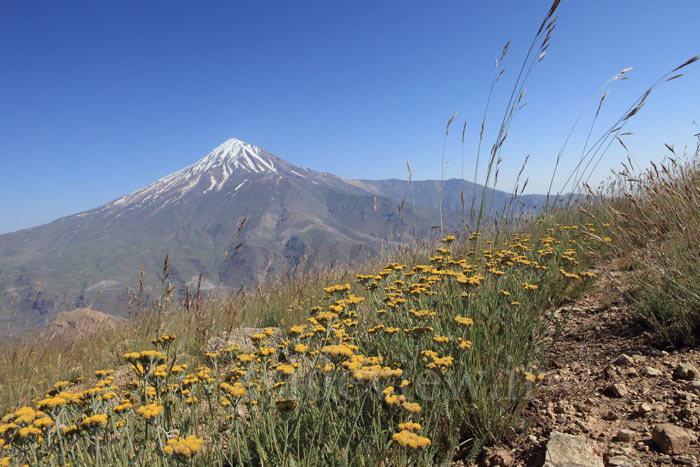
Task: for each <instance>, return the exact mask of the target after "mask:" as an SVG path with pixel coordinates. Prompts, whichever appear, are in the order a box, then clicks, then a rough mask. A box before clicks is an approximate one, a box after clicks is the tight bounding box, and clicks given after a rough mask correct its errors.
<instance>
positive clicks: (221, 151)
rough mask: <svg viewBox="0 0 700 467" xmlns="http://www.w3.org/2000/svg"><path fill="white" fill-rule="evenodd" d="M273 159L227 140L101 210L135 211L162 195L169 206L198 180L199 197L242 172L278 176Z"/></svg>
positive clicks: (258, 149)
mask: <svg viewBox="0 0 700 467" xmlns="http://www.w3.org/2000/svg"><path fill="white" fill-rule="evenodd" d="M275 159H276V158H275V156H273V155H271V154H270V153H268V152H267V151H265V150H264V149H263V148H261V147H259V146H253V145H252V144H248V143H246V142H243V141H240V140H237V139H235V138H231V139H229V140H226V141H224V142H223V143H222V144H220V145H219V146H217V147H216V148H214V149H213V150H212V151H211V152H210V153H209V154H207V155H206V156H205V157H204V158H203V159H201V160H199V161H197V162H196V163H194V164H193V165H190V166H189V167H185V168H184V169H182V170H179V171H177V172H174V173H172V174H170V175H166V176H165V177H163V178H161V179H159V180H157V181H155V182H154V183H152V184H151V185H149V186H147V187H145V188H142V189H140V190H138V191H135V192H133V193H131V194H129V195H126V196H123V197H122V198H119V199H117V200H116V201H113V202H112V203H110V204H108V205H106V206H105V207H104V208H103V210H107V209H110V208H117V207H123V208H126V209H135V208H139V207H142V206H143V205H144V204H145V203H148V202H152V201H156V200H158V199H159V198H161V197H163V196H166V199H163V203H164V205H165V204H169V203H173V202H176V201H177V200H179V199H180V198H182V197H183V196H185V195H186V194H187V193H189V192H190V191H192V190H194V189H195V188H196V187H198V186H199V184H200V181H202V180H206V181H207V182H208V186H206V187H199V190H201V192H202V193H203V194H206V193H208V192H210V191H219V190H221V189H222V188H223V186H224V184H225V183H226V182H227V181H228V180H229V179H230V178H231V177H233V176H235V175H238V174H241V173H244V172H245V173H250V174H263V173H275V174H276V173H278V172H277V167H276V166H275V161H274V160H275ZM241 185H242V183H241V184H240V185H238V186H237V187H236V190H238V188H240V187H241ZM234 191H235V190H234Z"/></svg>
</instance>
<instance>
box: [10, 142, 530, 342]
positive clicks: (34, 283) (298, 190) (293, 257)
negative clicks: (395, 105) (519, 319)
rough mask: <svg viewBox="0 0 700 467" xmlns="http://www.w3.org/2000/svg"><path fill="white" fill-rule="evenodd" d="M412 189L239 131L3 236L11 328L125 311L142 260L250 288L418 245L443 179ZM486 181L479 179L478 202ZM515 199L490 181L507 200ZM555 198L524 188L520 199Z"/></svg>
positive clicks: (457, 201) (449, 212)
mask: <svg viewBox="0 0 700 467" xmlns="http://www.w3.org/2000/svg"><path fill="white" fill-rule="evenodd" d="M368 175H370V174H369V173H368ZM463 183H464V191H465V196H466V197H467V202H466V208H467V213H468V212H469V208H470V206H471V196H472V194H473V192H474V185H472V184H471V183H470V182H462V181H460V180H446V181H445V200H444V207H445V216H444V217H445V224H446V227H447V229H448V231H456V230H459V229H461V225H462V201H461V192H462V184H463ZM412 186H413V196H412V195H411V186H410V184H409V182H407V181H402V180H346V179H343V178H341V177H338V176H335V175H332V174H328V173H319V172H315V171H313V170H310V169H306V168H301V167H296V166H294V165H292V164H290V163H289V162H287V161H285V160H283V159H281V158H279V157H277V156H275V155H272V154H270V153H268V152H267V151H265V150H264V149H262V148H261V147H258V146H253V145H250V144H248V143H245V142H242V141H239V140H236V139H230V140H228V141H226V142H224V143H223V144H221V145H220V146H218V147H217V148H215V149H214V150H213V151H211V152H210V153H209V154H208V155H207V156H206V157H204V158H203V159H201V160H200V161H198V162H197V163H195V164H194V165H191V166H189V167H186V168H184V169H182V170H180V171H178V172H175V173H173V174H170V175H168V176H166V177H163V178H161V179H160V180H157V181H156V182H154V183H152V184H151V185H149V186H147V187H145V188H143V189H141V190H138V191H135V192H133V193H131V194H129V195H126V196H124V197H122V198H119V199H117V200H115V201H112V202H111V203H108V204H105V205H104V206H100V207H98V208H96V209H93V210H90V211H86V212H82V213H79V214H75V215H72V216H68V217H64V218H61V219H58V220H56V221H54V222H51V223H49V224H45V225H42V226H38V227H34V228H30V229H26V230H21V231H18V232H13V233H8V234H4V235H0V335H1V334H3V333H5V332H6V330H7V325H8V323H9V321H10V320H12V331H13V332H18V331H22V330H26V329H30V328H36V327H41V326H45V325H47V324H49V323H50V322H52V321H53V319H54V318H55V316H56V315H57V314H58V313H60V312H62V311H70V310H73V309H76V308H81V307H85V306H89V305H91V304H92V306H93V307H94V308H95V309H97V310H101V311H104V312H106V313H109V314H112V315H116V316H119V315H122V316H123V315H124V314H125V313H126V311H125V308H124V300H125V297H126V295H125V286H126V285H127V284H128V285H129V287H130V288H131V289H134V288H135V287H137V286H138V281H139V276H140V271H141V267H142V265H143V267H144V270H145V276H146V283H147V284H156V283H158V284H159V282H158V278H159V275H160V273H161V271H162V267H163V260H164V258H165V256H166V255H169V267H170V280H171V281H172V282H173V284H174V285H175V286H176V290H177V292H179V293H183V292H184V289H185V286H186V285H189V286H190V287H192V286H196V282H197V279H198V276H199V274H200V273H203V277H204V280H203V285H204V287H205V288H209V289H212V288H216V287H221V288H225V289H238V288H239V287H241V286H250V285H252V284H255V283H257V282H259V281H261V280H263V279H264V278H265V277H273V276H275V275H278V274H284V273H285V272H286V271H289V270H290V269H293V268H295V267H301V268H303V267H309V266H310V265H316V266H321V267H323V266H326V265H329V264H330V263H331V262H336V263H348V262H350V261H351V260H358V259H360V258H363V257H367V256H368V255H372V254H374V253H377V252H378V251H381V250H382V249H386V248H392V247H395V246H398V245H400V244H402V243H405V242H410V241H411V240H413V239H414V238H415V237H414V236H420V237H423V236H425V235H427V234H429V233H430V231H431V228H432V227H433V226H436V225H439V223H440V216H439V206H440V181H415V182H413V185H412ZM482 190H483V187H482V186H478V185H477V186H476V192H477V194H478V197H479V198H478V199H477V204H478V202H479V201H478V200H479V199H480V196H481V193H482ZM510 199H511V195H510V194H509V193H506V192H502V191H497V190H491V189H489V190H487V203H488V204H491V203H492V204H493V205H494V206H496V208H497V209H502V208H503V206H504V205H507V203H509V200H510ZM413 200H415V205H416V206H415V210H414V208H413ZM543 201H544V197H543V196H539V195H535V196H522V197H520V198H519V200H518V202H517V203H516V208H517V209H518V210H523V209H525V210H530V209H533V208H535V207H536V206H537V205H541V204H542V203H543ZM521 202H522V203H521ZM467 217H468V214H467ZM241 225H242V228H241ZM239 229H240V232H239ZM237 232H239V236H238V237H236V233H237ZM39 283H41V287H40V288H39V292H38V293H37V287H38V285H39ZM13 315H14V316H13Z"/></svg>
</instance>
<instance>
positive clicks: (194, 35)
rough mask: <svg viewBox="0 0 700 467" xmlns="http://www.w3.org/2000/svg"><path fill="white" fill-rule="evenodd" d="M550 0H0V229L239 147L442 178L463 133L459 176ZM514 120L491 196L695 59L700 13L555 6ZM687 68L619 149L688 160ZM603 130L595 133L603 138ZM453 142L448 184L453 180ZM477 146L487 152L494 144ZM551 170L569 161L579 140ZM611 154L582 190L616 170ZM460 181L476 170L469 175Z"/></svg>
mask: <svg viewBox="0 0 700 467" xmlns="http://www.w3.org/2000/svg"><path fill="white" fill-rule="evenodd" d="M550 3H551V2H550V1H549V0H529V1H522V0H509V1H493V2H485V1H476V0H459V1H447V0H444V1H443V0H439V1H410V0H400V1H389V0H381V1H376V0H372V1H359V0H353V1H344V2H341V1H320V0H319V1H293V2H291V1H275V2H273V1H245V2H242V1H241V2H208V1H197V2H194V1H162V2H134V1H120V2H95V1H92V0H91V1H85V2H56V1H34V2H3V3H2V5H1V6H0V162H1V169H2V170H0V232H9V231H14V230H18V229H21V228H25V227H30V226H33V225H37V224H41V223H44V222H48V221H51V220H54V219H56V218H58V217H61V216H64V215H68V214H72V213H75V212H79V211H82V210H87V209H90V208H93V207H97V206H98V205H101V204H103V203H106V202H109V201H111V200H113V199H115V198H117V197H119V196H122V195H124V194H127V193H129V192H131V191H133V190H136V189H138V188H140V187H143V186H145V185H147V184H149V183H151V182H152V181H154V180H156V179H157V178H159V177H162V176H164V175H166V174H168V173H170V172H173V171H176V170H178V169H181V168H183V167H185V166H187V165H189V164H191V163H193V162H195V161H196V160H197V159H199V158H201V157H203V156H204V155H206V153H207V152H208V151H209V150H210V149H211V148H213V147H215V146H216V145H218V144H219V143H221V142H222V141H224V140H225V139H227V138H230V137H236V138H238V139H242V140H245V141H248V142H250V143H253V144H257V145H260V146H263V147H265V148H266V149H268V150H269V151H270V152H272V153H274V154H277V155H279V156H281V157H283V158H285V159H287V160H289V161H290V162H292V163H293V164H296V165H300V166H305V167H309V168H313V169H315V170H318V171H327V172H332V173H335V174H337V175H340V176H343V177H348V178H374V179H377V178H389V177H396V178H407V172H406V162H405V161H406V160H410V162H411V165H412V167H413V172H414V178H416V179H426V178H439V177H440V154H441V149H442V138H443V134H444V127H445V124H446V122H447V120H448V119H449V117H450V116H451V115H452V114H453V113H454V111H456V110H459V111H460V114H459V116H458V117H457V121H456V123H455V125H456V126H457V127H460V128H461V125H462V123H463V122H464V120H465V119H466V120H467V122H468V128H469V130H470V131H468V133H467V146H466V153H467V154H466V162H465V165H466V166H467V167H468V170H467V173H468V174H471V171H472V170H473V169H472V167H473V153H474V148H475V146H476V136H477V131H476V129H477V128H478V126H479V124H480V120H481V114H482V112H483V109H484V104H485V102H486V95H487V92H488V88H489V84H490V78H491V74H492V72H493V62H494V57H495V56H497V55H498V54H499V53H500V50H501V48H502V46H503V44H504V43H505V42H506V41H507V40H512V41H513V45H512V47H511V52H510V55H509V58H508V59H507V61H506V64H505V67H506V75H505V78H504V80H503V83H501V84H500V85H499V86H498V87H497V89H496V95H497V96H498V97H497V98H496V99H495V100H494V102H493V104H492V110H493V112H492V113H491V117H492V119H491V125H492V127H493V126H495V124H496V120H497V119H498V117H499V115H500V114H502V113H503V110H504V109H503V104H504V102H503V97H504V96H506V95H507V94H508V93H509V91H510V87H509V84H510V83H511V81H510V79H512V78H513V76H514V73H515V70H516V68H518V66H519V64H520V60H521V59H522V57H523V54H524V51H525V49H526V47H527V46H528V45H529V42H530V40H531V38H532V36H533V34H534V33H535V32H536V29H537V27H538V26H539V22H540V19H541V18H542V17H543V15H544V14H545V13H546V10H547V9H548V8H549V5H550ZM559 15H560V16H561V18H560V21H559V26H558V28H557V30H556V31H555V33H554V36H553V42H552V45H551V47H550V48H549V51H548V55H547V57H546V58H545V60H544V61H543V62H541V63H540V65H539V66H538V67H537V68H536V70H535V71H534V73H533V75H532V77H531V80H530V82H529V85H528V86H527V89H528V93H527V94H528V99H527V100H528V102H529V103H528V105H527V106H526V107H525V108H524V109H523V111H522V112H521V113H520V114H519V115H518V116H517V117H516V120H515V121H514V123H513V126H512V131H511V134H510V136H509V140H508V142H507V145H506V148H505V149H504V153H503V155H504V162H503V168H502V169H501V180H503V183H501V184H499V187H501V188H503V189H509V188H510V187H512V180H513V178H514V176H515V173H516V172H517V170H518V168H519V166H520V164H521V162H522V160H523V158H524V157H525V155H526V154H531V156H532V157H531V159H530V163H529V167H528V169H527V171H526V175H528V176H529V177H530V185H529V189H528V191H529V192H544V191H545V190H546V186H547V184H548V177H549V175H550V174H551V168H550V167H551V164H552V161H553V159H554V156H555V154H556V152H557V149H558V148H559V146H560V145H561V143H562V141H563V140H564V138H565V136H566V133H567V131H568V129H569V127H570V126H571V124H572V123H573V121H574V119H575V118H576V116H577V115H578V113H579V112H580V111H581V109H582V108H583V107H584V105H585V103H586V102H587V101H588V99H589V98H590V97H591V96H592V95H594V94H595V93H596V91H597V90H598V88H599V87H600V86H601V85H602V84H603V83H604V82H605V81H607V80H608V79H609V78H610V77H611V76H613V75H614V74H615V73H616V72H618V71H620V70H621V69H622V68H624V67H627V66H634V67H635V70H634V71H633V72H632V73H630V76H631V79H630V80H627V81H624V82H620V83H615V86H613V87H612V88H611V95H610V98H609V106H608V107H607V112H604V115H603V119H602V122H603V123H607V124H610V123H611V121H612V119H614V118H617V117H618V116H619V114H620V113H621V112H622V109H624V108H625V107H626V106H627V105H628V104H629V103H630V102H631V101H632V100H633V99H634V98H636V97H637V96H638V95H639V94H640V93H641V92H643V91H644V89H646V86H648V85H649V84H650V83H651V82H653V81H654V80H655V79H656V78H657V77H658V76H660V75H661V74H663V73H664V72H666V71H668V70H670V69H671V68H673V67H675V66H676V65H678V64H680V63H682V62H683V61H685V60H686V59H688V58H690V57H692V56H694V55H696V54H698V53H700V29H699V28H698V25H697V20H698V18H700V2H698V1H697V0H677V1H671V2H661V1H654V0H616V1H614V2H612V1H609V0H591V1H573V0H569V1H566V0H564V2H563V3H562V6H561V8H560V11H559ZM699 104H700V66H697V64H696V66H694V67H690V68H688V69H687V75H686V76H685V77H683V78H682V79H680V80H676V81H674V82H672V83H668V85H667V86H664V87H662V88H660V89H658V91H657V92H655V93H654V94H652V96H651V97H650V100H649V102H648V105H647V107H646V108H645V109H644V111H643V112H642V113H641V114H640V115H639V117H638V118H636V119H635V120H634V121H632V122H631V123H630V125H629V126H628V129H629V130H630V131H634V132H635V135H633V136H631V137H627V139H626V140H625V142H626V143H627V145H628V147H629V148H630V150H631V151H632V153H633V155H634V158H635V159H636V160H637V162H639V163H640V164H644V163H645V162H646V161H648V160H650V159H654V160H658V159H660V158H661V157H663V155H664V150H663V143H664V142H668V143H672V144H675V145H676V147H683V146H684V145H687V146H691V145H694V143H695V138H694V137H693V136H692V135H693V134H694V133H697V132H698V131H700V130H698V129H697V128H696V127H695V126H694V125H693V123H692V122H693V120H696V121H699V123H700V115H698V109H700V105H699ZM602 127H603V125H602V124H601V125H600V126H599V128H600V129H602ZM457 133H458V131H455V133H454V137H453V138H451V139H450V142H449V143H448V150H447V156H446V158H447V159H448V160H450V161H452V162H451V163H450V165H449V167H448V170H447V176H448V177H459V176H460V162H459V157H460V150H459V144H458V137H457ZM491 141H492V140H490V139H488V140H487V143H488V145H487V147H488V146H490V144H491ZM571 148H572V151H571V152H570V153H567V159H566V160H565V162H564V163H563V166H564V167H563V169H562V173H568V171H567V169H568V168H570V167H571V161H573V160H574V159H575V158H576V157H578V154H577V152H576V149H577V148H580V141H579V140H578V139H576V138H575V139H574V141H573V142H572V146H571ZM622 157H623V152H622V150H621V149H620V148H618V147H615V148H614V150H613V151H611V152H610V154H609V157H607V158H606V160H604V161H603V163H602V164H601V169H600V170H599V172H598V173H597V174H596V177H594V178H595V180H594V181H598V180H602V178H603V177H604V176H605V174H606V173H608V172H609V169H610V168H611V167H618V166H619V162H620V161H621V160H622ZM469 178H471V175H469Z"/></svg>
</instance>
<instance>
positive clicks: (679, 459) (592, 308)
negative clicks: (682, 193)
mask: <svg viewBox="0 0 700 467" xmlns="http://www.w3.org/2000/svg"><path fill="white" fill-rule="evenodd" d="M625 276H626V274H625V273H624V272H621V271H614V270H613V271H599V280H598V283H597V284H596V286H595V287H594V288H593V289H592V290H590V291H589V292H586V293H585V294H584V295H583V296H582V297H581V298H580V299H579V300H578V301H577V302H576V303H575V304H572V305H570V306H567V307H564V308H561V309H559V310H557V312H556V318H555V320H556V321H557V322H558V323H559V324H560V331H559V336H558V337H557V338H556V339H552V345H551V357H552V358H551V365H550V368H549V369H548V371H547V372H546V373H545V374H546V377H545V379H544V382H543V383H542V384H541V385H540V386H539V387H538V389H537V392H536V393H535V396H534V399H533V400H532V401H531V403H530V404H529V405H528V408H527V414H526V417H527V418H528V419H529V420H530V426H529V428H528V429H527V430H526V431H525V432H524V433H522V434H519V435H515V434H514V436H513V438H512V439H511V440H509V441H508V442H506V444H504V445H502V446H498V447H494V448H490V449H488V450H487V451H486V452H485V453H484V455H483V456H482V457H481V458H480V459H479V462H478V463H477V465H484V466H496V465H501V466H504V467H505V466H516V465H517V466H541V465H543V464H544V465H546V466H557V467H559V466H599V467H602V466H634V465H639V466H641V465H664V464H665V465H674V464H675V465H699V462H700V444H699V443H698V434H699V433H700V371H699V370H698V369H699V368H700V351H699V350H696V349H676V350H672V349H667V350H664V347H663V343H662V342H660V341H659V339H657V338H656V337H654V336H653V335H652V334H651V333H650V332H649V330H648V329H647V328H646V327H645V326H644V323H643V322H642V321H641V320H640V319H639V318H638V317H637V316H636V315H635V314H634V313H633V311H632V310H631V309H630V307H629V306H627V305H626V304H625V303H624V302H623V301H622V296H623V293H622V292H623V290H622V289H623V288H624V283H625ZM556 328H557V326H554V327H553V329H556Z"/></svg>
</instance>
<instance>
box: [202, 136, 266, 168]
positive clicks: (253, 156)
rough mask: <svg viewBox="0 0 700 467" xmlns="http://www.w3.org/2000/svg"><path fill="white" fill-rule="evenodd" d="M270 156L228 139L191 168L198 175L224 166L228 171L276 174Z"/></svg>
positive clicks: (260, 149) (233, 139)
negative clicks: (241, 170)
mask: <svg viewBox="0 0 700 467" xmlns="http://www.w3.org/2000/svg"><path fill="white" fill-rule="evenodd" d="M272 158H273V157H272V155H271V154H270V153H268V152H267V151H265V150H264V149H263V148H261V147H259V146H253V145H252V144H249V143H246V142H245V141H241V140H239V139H236V138H230V139H227V140H226V141H224V142H223V143H221V144H220V145H218V146H217V147H215V148H214V149H213V150H212V151H211V152H210V153H209V154H208V155H207V156H206V157H204V158H203V159H201V160H200V161H199V162H197V163H196V164H194V166H192V172H193V173H195V174H199V173H202V172H207V171H209V170H211V169H212V168H214V167H217V166H221V165H224V166H226V167H227V168H228V169H239V168H240V169H243V170H246V171H248V172H255V173H258V172H267V171H269V172H277V169H276V168H275V164H274V162H273V160H272Z"/></svg>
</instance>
